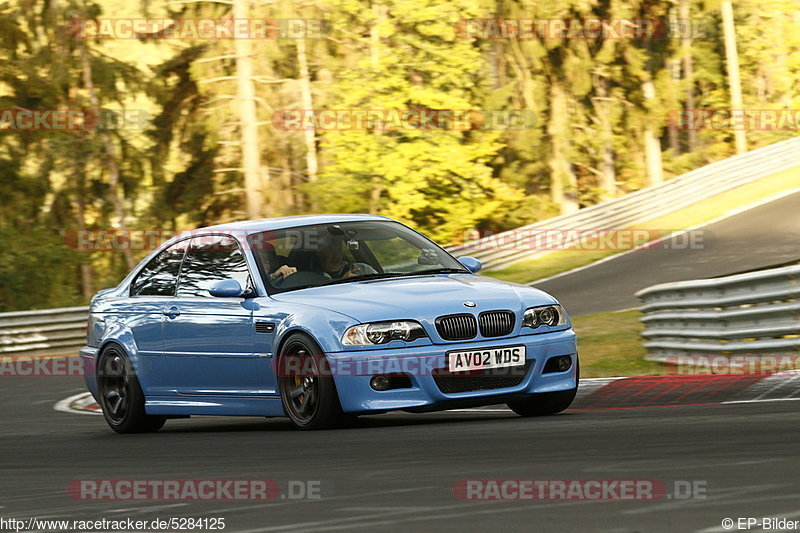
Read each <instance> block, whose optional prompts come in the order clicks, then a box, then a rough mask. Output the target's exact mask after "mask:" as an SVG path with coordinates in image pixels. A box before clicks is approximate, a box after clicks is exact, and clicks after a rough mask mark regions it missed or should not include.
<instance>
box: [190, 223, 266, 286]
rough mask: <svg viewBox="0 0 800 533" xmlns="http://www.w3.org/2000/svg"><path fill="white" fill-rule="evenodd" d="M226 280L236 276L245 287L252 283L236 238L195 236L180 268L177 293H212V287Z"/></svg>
mask: <svg viewBox="0 0 800 533" xmlns="http://www.w3.org/2000/svg"><path fill="white" fill-rule="evenodd" d="M225 279H235V280H236V281H238V282H239V285H241V286H242V287H243V288H245V289H246V288H248V287H250V285H251V283H250V272H249V270H248V269H247V261H246V260H245V258H244V254H243V253H242V251H241V249H240V248H239V245H238V243H237V242H236V240H235V239H233V238H231V237H227V236H224V235H207V236H203V237H195V238H193V239H192V243H191V245H190V246H189V251H188V252H187V254H186V259H185V260H184V262H183V268H182V269H181V277H180V282H179V284H178V296H182V297H185V296H211V295H210V294H209V292H208V291H209V289H210V288H211V286H212V285H214V283H216V282H218V281H221V280H225Z"/></svg>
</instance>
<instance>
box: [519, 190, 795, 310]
mask: <svg viewBox="0 0 800 533" xmlns="http://www.w3.org/2000/svg"><path fill="white" fill-rule="evenodd" d="M665 229H669V228H665ZM702 231H703V233H702V238H703V245H704V247H703V248H700V249H682V248H680V246H676V245H674V244H673V245H672V246H670V242H667V243H665V244H666V245H665V246H663V247H658V248H655V249H652V250H646V251H645V250H642V251H638V252H632V253H628V254H624V255H620V256H618V257H614V258H613V259H611V260H609V261H605V262H602V263H598V264H596V265H593V266H590V267H589V268H585V269H583V270H580V271H577V272H574V273H572V274H565V275H563V276H557V277H553V278H552V279H550V280H547V281H544V282H542V283H534V284H533V285H534V286H535V287H537V288H540V289H542V290H544V291H547V292H549V293H550V294H553V295H555V296H556V297H557V298H558V299H559V301H561V303H563V304H564V305H565V306H566V308H567V311H569V312H570V314H572V315H573V316H579V315H586V314H592V313H600V312H603V311H618V310H621V309H629V308H632V307H636V306H637V305H638V304H639V301H638V300H637V299H636V297H635V296H634V293H636V291H638V290H639V289H643V288H645V287H649V286H650V285H654V284H656V283H665V282H669V281H680V280H685V279H698V278H710V277H715V276H724V275H727V274H732V273H736V272H742V271H745V270H752V269H756V268H762V267H767V266H771V265H775V264H780V263H786V262H789V261H795V260H800V193H795V194H792V195H789V196H786V197H783V198H780V199H778V200H775V201H773V202H769V203H767V204H764V205H761V206H758V207H755V208H753V209H750V210H748V211H744V212H742V213H740V214H738V215H733V216H731V217H728V218H725V219H723V220H720V221H719V222H716V223H713V224H710V225H707V226H705V227H703V228H702ZM672 242H673V243H674V242H675V241H672Z"/></svg>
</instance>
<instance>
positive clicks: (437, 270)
mask: <svg viewBox="0 0 800 533" xmlns="http://www.w3.org/2000/svg"><path fill="white" fill-rule="evenodd" d="M411 274H413V275H415V276H418V275H420V274H469V271H468V270H464V269H463V268H448V267H445V268H431V269H428V270H417V271H416V272H411Z"/></svg>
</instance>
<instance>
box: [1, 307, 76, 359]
mask: <svg viewBox="0 0 800 533" xmlns="http://www.w3.org/2000/svg"><path fill="white" fill-rule="evenodd" d="M88 314H89V308H88V307H61V308H57V309H42V310H40V311H21V312H13V313H0V357H15V356H21V355H43V354H72V353H75V354H77V351H78V348H80V347H81V346H83V345H84V344H85V341H86V320H87V317H88Z"/></svg>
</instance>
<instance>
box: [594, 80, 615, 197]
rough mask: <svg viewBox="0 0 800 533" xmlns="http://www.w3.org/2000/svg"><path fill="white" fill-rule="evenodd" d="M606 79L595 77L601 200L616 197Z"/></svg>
mask: <svg viewBox="0 0 800 533" xmlns="http://www.w3.org/2000/svg"><path fill="white" fill-rule="evenodd" d="M606 83H607V80H606V78H603V77H599V76H598V77H597V78H596V84H597V85H596V87H597V96H598V97H599V98H597V99H596V100H595V110H596V113H597V118H598V120H599V121H600V135H601V144H602V145H601V147H600V161H599V164H598V167H599V170H600V188H601V189H603V193H602V194H601V197H600V199H601V200H610V199H611V198H614V197H615V196H616V195H617V174H616V171H615V169H614V131H613V129H612V127H611V118H610V117H609V115H610V111H611V110H610V109H609V107H610V102H609V100H608V94H607V90H606Z"/></svg>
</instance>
